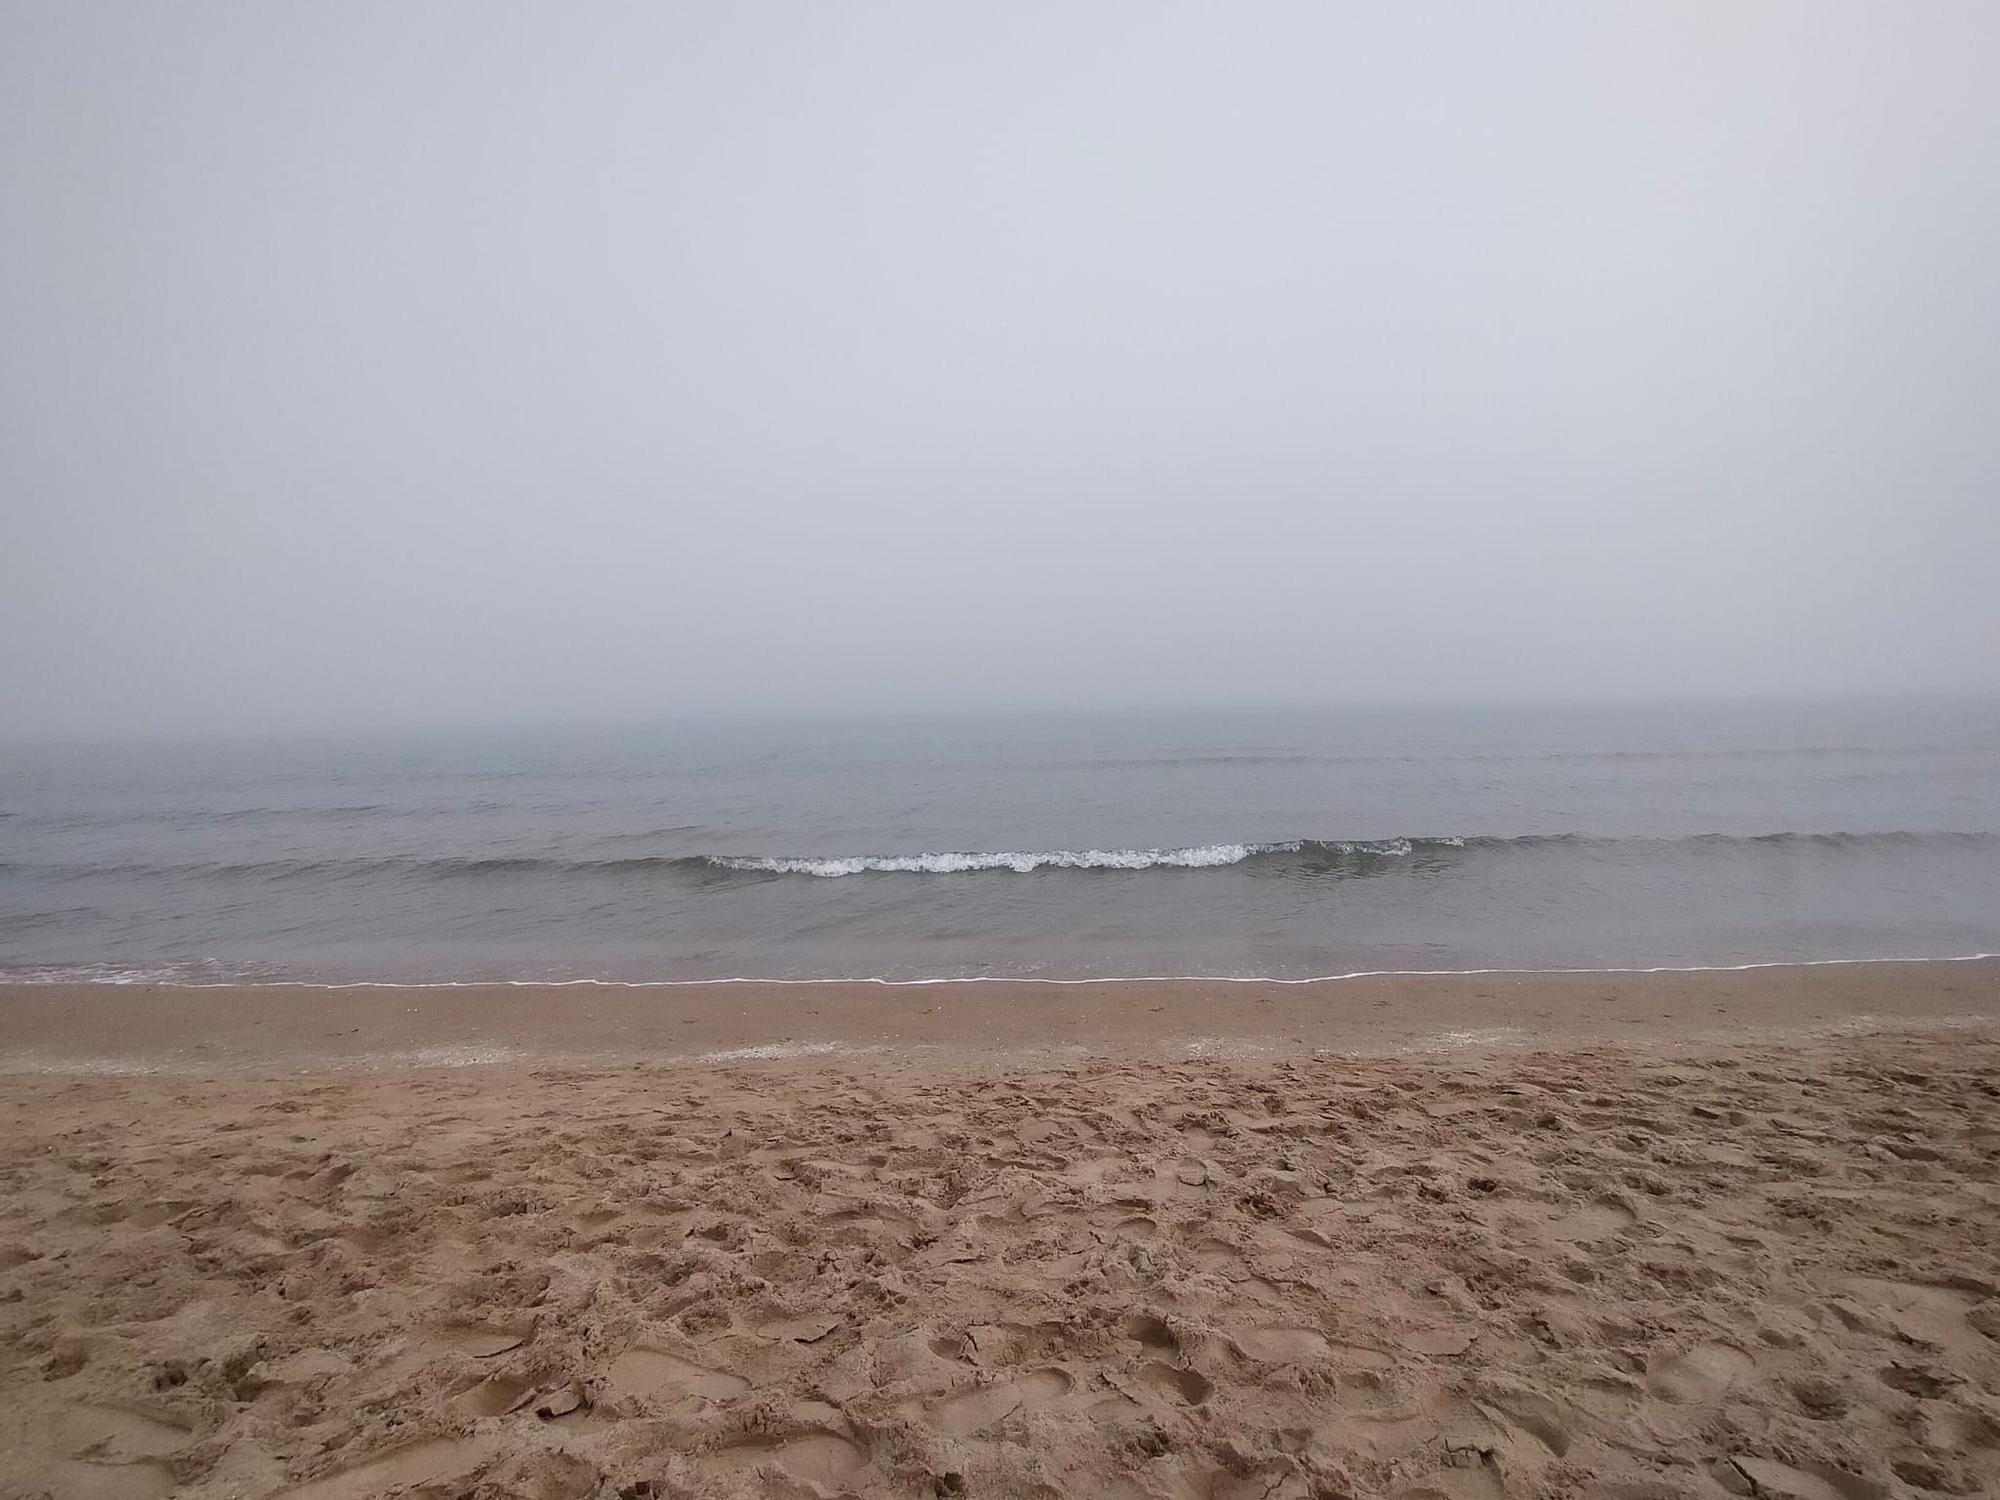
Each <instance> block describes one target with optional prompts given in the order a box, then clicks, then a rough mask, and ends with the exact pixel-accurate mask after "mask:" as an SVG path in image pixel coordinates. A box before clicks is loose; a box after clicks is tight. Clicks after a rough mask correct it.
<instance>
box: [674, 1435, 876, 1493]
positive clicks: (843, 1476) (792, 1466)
mask: <svg viewBox="0 0 2000 1500" xmlns="http://www.w3.org/2000/svg"><path fill="white" fill-rule="evenodd" d="M867 1462H868V1455H867V1454H866V1453H864V1452H862V1451H861V1449H860V1448H858V1447H856V1446H855V1445H854V1444H853V1443H850V1442H849V1441H848V1440H847V1439H846V1438H844V1437H841V1436H840V1435H839V1434H837V1433H832V1432H826V1431H819V1430H815V1431H810V1432H797V1433H793V1434H792V1435H791V1436H789V1437H771V1436H767V1435H765V1434H763V1433H758V1434H756V1435H754V1436H750V1437H744V1438H738V1439H736V1440H735V1441H734V1442H730V1443H725V1444H723V1445H722V1446H721V1447H720V1448H712V1449H710V1450H709V1451H708V1452H707V1453H704V1454H701V1455H700V1456H699V1457H697V1458H696V1459H695V1467H696V1468H697V1469H699V1470H700V1471H701V1472H702V1473H703V1474H731V1473H735V1472H737V1471H739V1470H742V1469H754V1468H756V1467H758V1466H759V1465H761V1464H774V1465H776V1466H777V1467H778V1468H780V1469H782V1470H784V1471H785V1473H787V1474H789V1475H791V1476H792V1478H794V1479H802V1480H805V1481H806V1482H807V1483H809V1484H815V1485H825V1486H827V1487H829V1488H833V1487H836V1486H839V1485H842V1484H844V1483H846V1481H847V1480H848V1479H849V1478H850V1477H852V1476H853V1475H854V1474H855V1473H856V1472H858V1471H859V1470H860V1469H861V1468H863V1467H864V1466H865V1465H866V1464H867Z"/></svg>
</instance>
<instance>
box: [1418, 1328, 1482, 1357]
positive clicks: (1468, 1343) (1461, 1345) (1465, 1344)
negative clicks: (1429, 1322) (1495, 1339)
mask: <svg viewBox="0 0 2000 1500" xmlns="http://www.w3.org/2000/svg"><path fill="white" fill-rule="evenodd" d="M1478 1337H1479V1331H1478V1330H1477V1329H1473V1328H1419V1329H1417V1330H1415V1331H1414V1332H1412V1333H1406V1334H1404V1335H1403V1347H1404V1348H1405V1349H1407V1350H1409V1351H1410V1352H1411V1353H1412V1354H1428V1355H1430V1356H1431V1357H1432V1358H1433V1359H1456V1358H1457V1357H1458V1356H1459V1355H1461V1354H1463V1353H1465V1351H1466V1350H1468V1349H1470V1348H1471V1347H1472V1345H1473V1341H1474V1340H1475V1339H1477V1338H1478Z"/></svg>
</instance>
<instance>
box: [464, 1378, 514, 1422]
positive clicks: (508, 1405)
mask: <svg viewBox="0 0 2000 1500" xmlns="http://www.w3.org/2000/svg"><path fill="white" fill-rule="evenodd" d="M534 1394H535V1386H534V1383H533V1382H532V1381H527V1380H523V1379H521V1378H520V1377H519V1376H518V1375H489V1376H488V1377H487V1378H486V1379H484V1380H482V1381H480V1382H479V1384H477V1385H475V1386H471V1387H469V1388H468V1389H466V1390H463V1391H460V1392H459V1393H458V1394H457V1395H456V1396H453V1397H452V1398H451V1404H452V1405H453V1406H455V1407H457V1408H458V1409H459V1410H460V1411H462V1412H464V1413H465V1414H466V1415H467V1416H472V1417H504V1416H505V1415H506V1414H507V1413H508V1412H510V1411H516V1410H518V1409H519V1408H521V1407H523V1406H525V1405H527V1404H528V1401H529V1400H530V1398H532V1397H533V1396H534Z"/></svg>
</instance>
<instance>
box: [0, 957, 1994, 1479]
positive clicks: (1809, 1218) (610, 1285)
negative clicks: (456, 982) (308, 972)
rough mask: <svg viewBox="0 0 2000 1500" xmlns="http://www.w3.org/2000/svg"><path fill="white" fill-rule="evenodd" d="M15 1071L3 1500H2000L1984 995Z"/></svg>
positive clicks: (331, 1034)
mask: <svg viewBox="0 0 2000 1500" xmlns="http://www.w3.org/2000/svg"><path fill="white" fill-rule="evenodd" d="M759 1049H768V1050H770V1051H772V1052H773V1053H774V1055H772V1056H770V1057H766V1056H763V1055H761V1053H760V1050H759ZM828 1049H832V1050H828ZM0 1054H4V1057H5V1059H6V1060H7V1067H8V1069H9V1076H7V1077H5V1078H4V1079H0V1120H4V1121H5V1127H6V1128H5V1130H4V1132H0V1496H5V1497H9V1500H13V1497H28V1496H70V1495H78V1496H111V1497H122V1496H134V1497H167V1496H175V1495H179V1496H187V1497H200V1500H211V1497H222V1496H261V1495H286V1496H299V1497H317V1500H326V1497H342V1496H345V1497H363V1496H376V1495H412V1496H414V1495H424V1496H432V1497H439V1496H479V1497H499V1496H514V1495H525V1496H540V1497H550V1500H559V1497H575V1500H584V1497H597V1496H619V1497H633V1500H637V1497H641V1496H650V1497H660V1496H678V1495H718V1496H721V1495H770V1494H775V1495H795V1496H809V1495H826V1494H855V1495H876V1494H883V1495H909V1496H930V1495H968V1496H1000V1495H1034V1496H1058V1495H1128V1496H1142V1495H1145V1496H1160V1497H1167V1496H1202V1497H1209V1496H1217V1497H1237V1496H1274V1497H1275V1496H1290V1497H1306V1496H1330V1495H1343V1496H1355V1497H1360V1496H1373V1495H1383V1496H1397V1497H1403V1500H1439V1497H1443V1500H1492V1497H1514V1496H1534V1497H1547V1500H1557V1497H1565V1500H1570V1497H1575V1500H1588V1497H1593V1496H1602V1497H1607V1500H1651V1497H1662V1496H1685V1497H1721V1496H1727V1495H1731V1494H1734V1495H1769V1496H1796V1497H1810V1500H1891V1497H1909V1500H1918V1497H1924V1496H1928V1495H1933V1494H1957V1495H1974V1494H1984V1493H1994V1492H1995V1491H1996V1490H2000V1295H1996V1294H2000V965H1996V964H1992V963H1977V964H1960V965H1930V966H1879V967H1876V966H1870V967H1866V968H1862V967H1854V968H1838V969H1816V970H1799V969H1786V970H1765V971H1756V972H1754V973H1749V974H1706V975H1656V976H1622V977H1617V978H1607V977H1605V976H1587V977H1584V976H1541V977H1500V976H1484V977H1468V978H1462V979H1452V980H1382V981H1355V982H1351V983H1348V984H1344V985H1324V986H1313V987H1279V986H1254V987H1253V986H1197V985H1165V986H1139V985H1118V986H1101V987H1100V986H1093V987H1080V988H1075V989H1054V988H1050V987H1043V986H998V985H990V986H988V985H981V986H953V987H939V988H934V989H915V990H911V989H899V990H883V989H879V988H875V987H838V988H836V987H825V988H813V989H794V988H785V989H765V988H750V987H742V988H731V989H726V990H699V991H697V990H667V991H660V990H647V991H599V990H591V991H578V990H561V991H529V990H515V989H499V990H477V991H474V990H453V991H439V990H424V991H407V990H405V991H379V990H369V991H336V992H327V991H248V992H245V991H235V992H225V991H198V992H187V991H181V992H167V991H161V992H152V993H147V992H137V991H134V992H126V991H117V992H106V991H102V990H92V991H87V992H80V993H63V992H58V991H29V990H16V991H13V992H10V993H7V994H6V995H4V996H0ZM716 1054H723V1055H722V1056H717V1055H716Z"/></svg>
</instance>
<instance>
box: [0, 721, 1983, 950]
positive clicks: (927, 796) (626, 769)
mask: <svg viewBox="0 0 2000 1500" xmlns="http://www.w3.org/2000/svg"><path fill="white" fill-rule="evenodd" d="M1990 950H2000V703H1991V702H1982V703H1975V704H1953V705H1942V704H1925V705H1910V704H1904V705H1894V706H1889V705H1815V706H1785V707H1775V706H1757V707H1750V706H1741V705H1739V706H1732V707H1709V708H1687V707H1677V708H1665V707H1662V708H1651V709H1638V708H1629V707H1621V708H1616V709H1611V708H1592V709H1583V708H1570V709H1535V710H1526V709H1509V710H1505V711H1500V710H1490V711H1480V710H1473V709H1463V710H1454V711H1445V710H1425V711H1415V710H1399V711H1393V712H1392V711H1387V710H1381V711H1370V712H1360V711H1341V712H1315V713H1254V714H1253V713H1241V712H1237V713H1217V714H1194V713H1188V714H1177V715H1125V716H1118V717H1096V718H1092V717H1012V718H999V717H993V718H960V719H950V720H943V719H940V720H914V719H908V720H895V721H888V720H881V721H872V722H861V721H841V722H828V723H817V724H815V723H796V724H770V725H761V726H747V725H738V726H730V727H726V728H723V727H706V728H698V727H688V728H666V729H646V730H629V731H617V732H612V731H592V732H589V733H574V734H562V733H554V732H536V733H522V732H515V733H492V734H480V735H471V734H467V735H429V736H415V737H408V738H386V737H377V738H358V737H357V738H353V739H345V740H331V739H327V740H313V741H292V742H287V743H282V744H279V743H251V742H240V743H220V742H217V743H203V744H185V743H184V744H160V745H147V746H121V747H63V748H59V749H58V748H43V747H36V748H27V749H24V748H20V747H13V748H0V978H8V979H63V978H96V979H105V980H115V979H124V980H138V979H158V978H179V979H191V980H221V979H227V978H234V977H250V978H262V979H275V978H286V977H299V978H312V979H328V980H352V979H415V980H423V979H476V978H557V979H562V978H580V977H598V978H610V979H656V978H659V979H701V978H721V977H729V976H753V977H827V976H841V977H867V976H885V977H893V978H916V977H942V976H966V975H1003V976H1004V975H1021V976H1030V975H1037V976H1053V977H1065V978H1078V977H1087V976H1096V975H1267V976H1274V977H1286V978H1297V977H1305V976H1311V975H1320V974H1339V973H1347V972H1351V971H1355V970H1373V969H1461V968H1478V967H1621V966H1644V965H1698V964H1729V963H1746V962H1762V961H1775V960H1797V959H1827V958H1860V957H1871V958H1872V957H1937V956H1946V955H1957V954H1967V953H1974V952H1983V951H1990Z"/></svg>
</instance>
